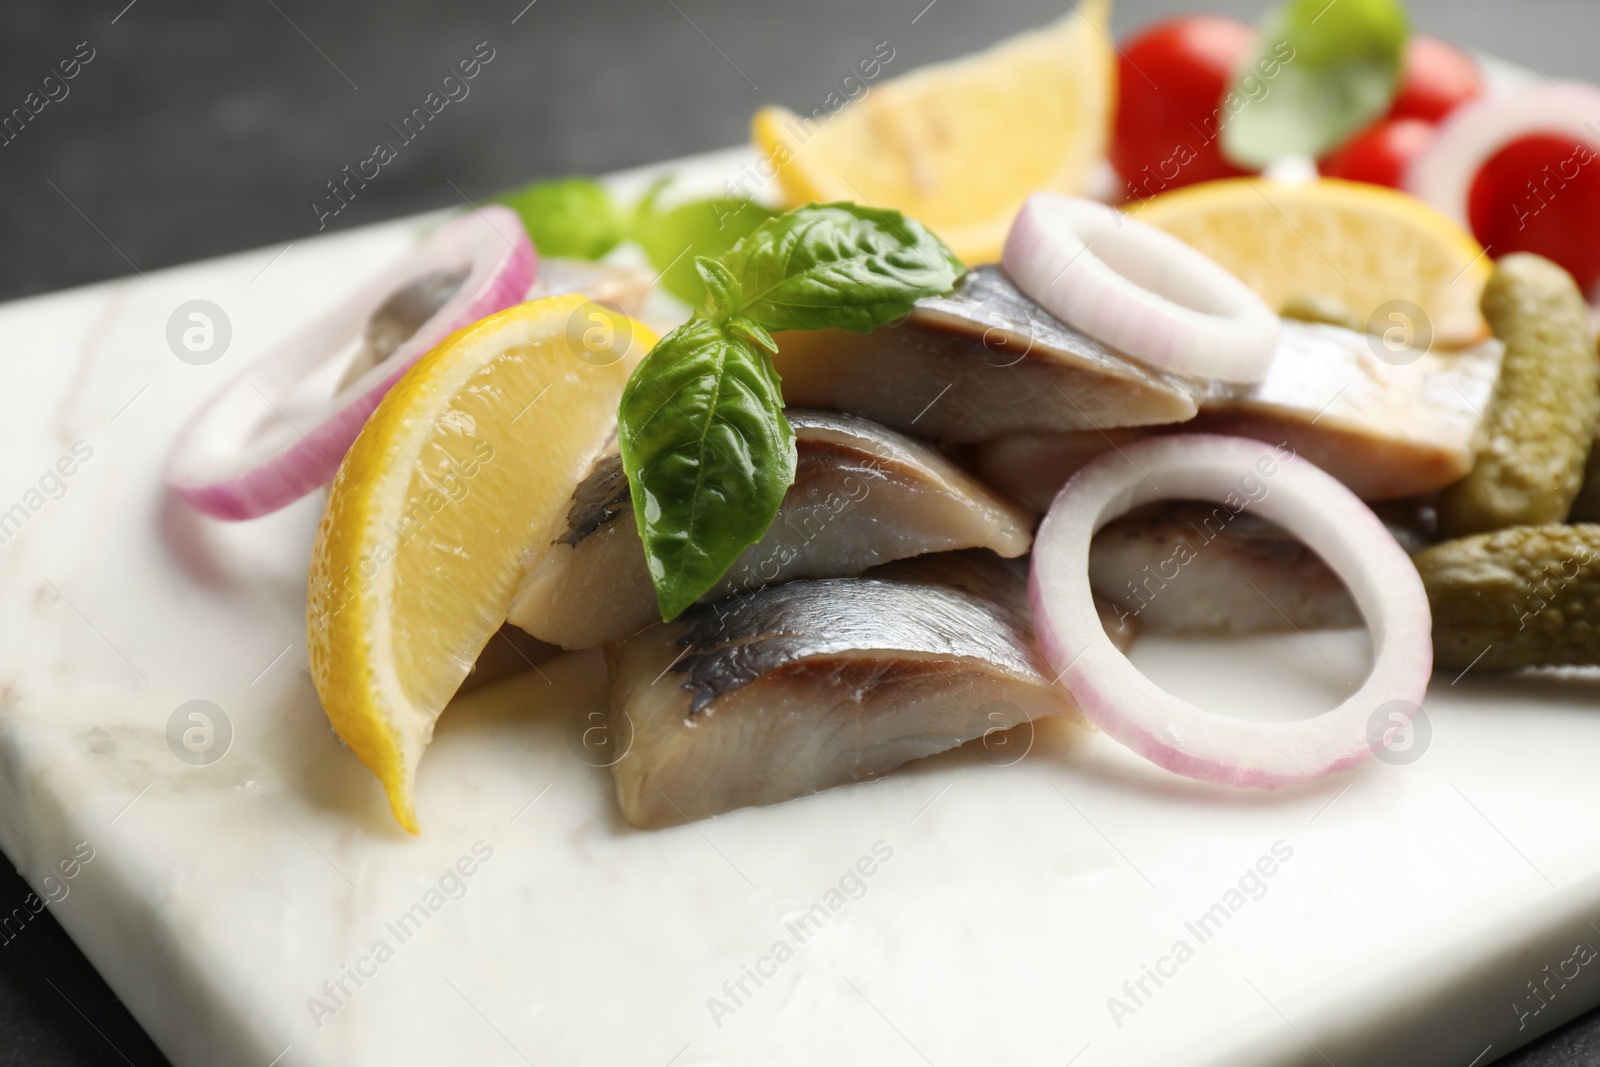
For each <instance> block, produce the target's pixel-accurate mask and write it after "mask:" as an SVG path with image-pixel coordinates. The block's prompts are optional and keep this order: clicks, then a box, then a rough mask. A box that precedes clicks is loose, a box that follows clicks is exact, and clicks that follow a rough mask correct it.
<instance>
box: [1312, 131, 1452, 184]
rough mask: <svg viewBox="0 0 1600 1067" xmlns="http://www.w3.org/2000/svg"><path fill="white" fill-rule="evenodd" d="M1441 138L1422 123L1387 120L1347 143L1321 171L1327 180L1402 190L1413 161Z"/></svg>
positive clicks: (1331, 157) (1362, 132) (1437, 132)
mask: <svg viewBox="0 0 1600 1067" xmlns="http://www.w3.org/2000/svg"><path fill="white" fill-rule="evenodd" d="M1437 136H1439V131H1438V130H1437V129H1436V128H1435V127H1434V126H1433V124H1432V123H1428V122H1423V121H1422V120H1421V119H1383V120H1382V121H1380V122H1378V123H1376V124H1375V125H1372V126H1369V127H1367V128H1366V129H1365V130H1362V131H1361V132H1360V133H1358V134H1356V135H1355V136H1354V137H1352V138H1351V139H1350V140H1349V141H1347V142H1345V145H1344V147H1343V148H1340V149H1339V150H1338V151H1336V152H1334V153H1333V155H1331V156H1329V157H1328V158H1327V159H1325V160H1323V161H1322V166H1321V168H1320V169H1321V171H1322V174H1323V176H1324V177H1328V178H1343V179H1345V180H1346V181H1352V182H1367V183H1368V184H1371V185H1387V186H1388V187H1389V188H1391V189H1398V188H1400V185H1401V181H1402V179H1404V177H1405V173H1406V169H1407V168H1408V167H1410V166H1411V161H1412V160H1413V159H1415V158H1416V157H1417V156H1418V155H1420V154H1421V153H1422V151H1423V150H1424V149H1425V148H1427V147H1428V146H1429V145H1430V144H1432V143H1433V139H1434V138H1435V137H1437Z"/></svg>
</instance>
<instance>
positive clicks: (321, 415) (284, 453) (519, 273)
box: [166, 206, 536, 519]
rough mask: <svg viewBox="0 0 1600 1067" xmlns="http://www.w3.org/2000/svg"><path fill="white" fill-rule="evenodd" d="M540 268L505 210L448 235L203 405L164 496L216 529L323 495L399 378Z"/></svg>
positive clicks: (475, 218) (440, 233)
mask: <svg viewBox="0 0 1600 1067" xmlns="http://www.w3.org/2000/svg"><path fill="white" fill-rule="evenodd" d="M535 264H536V259H535V255H534V250H533V245H532V243H531V242H529V240H528V235H527V231H526V230H524V229H523V227H522V221H521V220H520V219H519V218H518V217H517V214H516V213H515V212H514V211H512V210H511V209H509V208H505V207H500V206H491V207H485V208H481V209H479V210H477V211H474V212H472V213H471V214H467V215H462V216H460V217H459V218H456V219H452V220H451V221H450V222H447V223H445V224H444V225H443V226H441V227H440V228H439V229H438V230H437V231H435V232H434V233H433V234H432V235H431V236H429V237H428V238H427V239H426V240H424V241H423V242H422V243H421V244H419V245H418V246H417V247H416V248H414V249H412V250H411V251H410V252H407V253H406V254H405V255H404V256H402V257H401V258H400V259H399V260H397V261H396V262H395V263H394V264H393V265H392V266H390V267H388V268H386V269H385V270H384V271H382V272H381V273H379V274H378V275H376V276H375V277H373V278H370V279H369V280H368V281H367V282H366V283H364V284H363V285H362V286H361V287H360V288H359V289H357V290H356V291H355V292H353V293H351V294H350V295H349V296H348V297H346V298H345V299H344V300H342V301H340V302H339V304H338V305H337V306H336V307H334V308H333V309H332V310H331V311H328V312H327V313H326V314H324V315H323V316H322V317H321V318H319V319H317V320H316V321H314V322H312V323H311V324H310V325H309V326H306V327H305V328H304V329H302V330H299V331H297V332H296V333H294V334H293V335H291V336H290V337H289V338H287V339H286V340H284V341H282V342H280V343H279V344H277V345H276V346H274V347H273V348H271V349H270V350H268V351H267V353H266V354H265V355H263V356H262V357H261V358H260V359H258V360H257V361H256V362H255V363H254V364H253V365H251V366H250V367H247V368H246V369H245V370H244V372H243V373H241V374H240V375H239V376H238V377H236V378H234V379H233V380H232V381H230V382H229V383H228V384H226V385H224V386H223V387H222V388H221V389H220V390H218V391H217V392H216V393H215V394H214V395H213V396H212V397H211V398H210V399H209V400H208V401H207V402H206V403H205V404H204V405H202V406H201V408H200V410H199V411H198V412H196V413H195V415H194V416H193V418H191V419H190V420H189V423H188V425H187V426H185V427H184V429H183V430H182V431H181V432H180V433H179V434H178V438H177V440H176V441H175V442H174V443H173V446H172V451H171V453H170V454H169V455H168V457H167V470H166V480H167V484H168V485H169V486H171V487H172V488H173V489H174V490H176V491H177V492H178V493H179V494H181V495H182V496H183V498H184V499H185V500H187V501H188V502H189V503H190V504H191V505H193V506H194V507H195V508H196V509H197V510H199V511H202V512H204V513H205V514H207V515H212V516H215V517H216V518H219V519H251V518H255V517H256V516H258V515H265V514H267V513H268V512H272V511H276V510H277V509H279V508H281V507H284V506H285V505H287V504H290V503H292V502H294V501H295V500H298V499H299V498H301V497H302V496H305V495H306V494H307V493H309V492H311V491H312V490H313V489H316V488H317V487H318V486H320V485H324V484H326V483H327V482H328V481H329V480H330V479H331V478H332V477H333V475H334V472H335V471H336V470H338V468H339V462H340V461H341V460H342V459H343V458H344V454H345V451H346V450H347V449H349V447H350V445H351V443H352V442H353V441H354V440H355V439H356V435H357V434H359V433H360V432H361V427H362V426H363V425H365V424H366V421H367V417H368V416H369V415H371V414H372V411H373V409H374V408H376V407H377V406H378V401H380V400H382V399H383V396H384V394H385V393H387V392H388V391H389V388H390V387H391V386H393V385H394V383H395V382H396V381H398V380H399V378H400V376H401V375H402V374H404V373H405V372H406V371H407V370H408V369H410V367H411V365H412V364H414V363H415V362H416V361H417V360H418V359H420V358H421V357H422V355H423V354H424V353H426V352H427V351H428V350H429V349H431V348H433V347H434V346H435V345H436V344H438V343H439V342H440V341H441V340H443V339H444V338H445V337H447V336H448V335H450V334H451V333H453V332H455V331H456V330H459V329H460V328H461V327H463V326H466V325H469V324H470V323H473V322H476V321H478V320H479V319H481V318H483V317H484V316H486V315H492V314H493V313H494V312H496V311H500V310H502V309H503V308H507V307H510V306H511V305H512V304H516V303H518V302H520V301H521V300H522V299H523V296H524V294H525V293H527V291H528V287H529V285H530V283H531V282H532V280H533V278H534V275H535V273H536V270H535Z"/></svg>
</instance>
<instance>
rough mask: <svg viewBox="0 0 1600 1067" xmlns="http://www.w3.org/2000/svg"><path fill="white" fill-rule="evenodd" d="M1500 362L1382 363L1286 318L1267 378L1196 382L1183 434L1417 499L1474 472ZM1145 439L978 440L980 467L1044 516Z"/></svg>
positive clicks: (1361, 339) (1427, 354) (1369, 347)
mask: <svg viewBox="0 0 1600 1067" xmlns="http://www.w3.org/2000/svg"><path fill="white" fill-rule="evenodd" d="M1377 348H1379V349H1382V345H1381V342H1380V343H1378V344H1377ZM1504 354H1505V348H1504V346H1503V345H1502V344H1501V343H1500V342H1499V341H1487V342H1485V343H1483V344H1481V345H1479V346H1477V347H1476V348H1472V349H1468V350H1466V351H1462V352H1444V351H1424V352H1410V351H1397V352H1393V353H1388V355H1389V359H1387V360H1386V359H1381V358H1379V356H1378V354H1377V352H1376V351H1374V339H1372V338H1369V337H1368V336H1367V335H1366V334H1361V333H1356V332H1355V331H1353V330H1347V329H1344V328H1342V327H1338V326H1327V325H1323V324H1320V323H1307V322H1296V321H1293V320H1288V319H1286V320H1284V323H1283V333H1282V337H1281V340H1280V342H1279V349H1278V354H1277V356H1276V357H1275V358H1274V359H1273V362H1272V366H1271V368H1270V369H1269V371H1268V374H1267V378H1266V380H1265V381H1263V382H1261V383H1259V384H1257V385H1250V386H1237V385H1225V384H1222V383H1206V384H1203V385H1199V386H1197V387H1196V388H1197V396H1198V397H1199V400H1200V414H1199V415H1198V416H1197V417H1196V418H1195V419H1194V420H1193V421H1191V422H1189V423H1187V424H1186V425H1184V426H1183V427H1182V429H1183V431H1184V432H1185V433H1188V432H1211V433H1228V434H1236V435H1238V436H1241V437H1253V438H1255V439H1257V440H1261V441H1266V442H1268V443H1270V444H1286V445H1288V446H1289V447H1291V448H1293V449H1294V450H1295V452H1296V453H1297V454H1299V455H1300V456H1301V457H1303V458H1305V459H1308V460H1310V461H1311V462H1313V463H1315V464H1316V465H1317V466H1319V467H1321V468H1322V469H1324V470H1326V471H1327V472H1328V473H1330V474H1332V475H1333V476H1334V477H1336V478H1338V479H1339V480H1340V481H1342V482H1344V483H1345V484H1346V485H1347V486H1349V487H1350V489H1351V490H1352V491H1353V492H1355V494H1356V495H1357V496H1360V497H1361V498H1363V499H1365V500H1397V499H1400V498H1403V497H1409V496H1417V495H1420V494H1422V493H1428V492H1433V491H1435V490H1438V489H1442V488H1444V487H1445V486H1447V485H1449V484H1451V483H1452V482H1455V481H1458V480H1460V479H1461V478H1462V477H1464V476H1465V475H1466V473H1467V471H1469V470H1471V469H1472V461H1473V458H1474V457H1475V456H1476V454H1477V449H1478V447H1479V444H1480V442H1481V434H1482V432H1483V430H1484V425H1483V419H1484V415H1483V413H1484V411H1485V410H1486V409H1487V408H1488V405H1489V400H1490V398H1491V397H1492V396H1493V395H1494V388H1495V384H1496V383H1497V382H1498V381H1499V378H1500V360H1501V358H1502V356H1503V355H1504ZM1152 432H1162V430H1160V429H1154V430H1133V429H1120V430H1118V429H1110V428H1105V429H1104V432H1101V431H1100V430H1087V431H1076V432H1069V433H1055V434H1034V433H1029V434H1014V435H1012V436H1009V437H1005V438H999V439H996V440H994V441H988V442H985V443H984V444H982V445H981V446H980V447H979V448H978V456H977V469H978V472H979V474H980V475H981V476H982V477H983V478H984V480H986V481H987V482H989V483H990V484H991V485H994V486H995V487H996V488H999V489H1001V490H1003V491H1004V492H1006V493H1008V494H1010V495H1011V496H1012V497H1014V498H1015V499H1017V500H1019V501H1021V502H1022V503H1024V504H1026V505H1027V506H1028V507H1029V508H1031V509H1033V510H1035V511H1038V512H1043V511H1044V510H1045V509H1046V508H1048V507H1049V506H1050V501H1051V500H1052V499H1054V497H1055V494H1056V492H1057V490H1059V489H1060V488H1061V486H1062V485H1063V484H1065V483H1066V480H1067V479H1068V478H1069V477H1071V476H1072V474H1073V473H1075V472H1076V471H1077V470H1078V469H1079V468H1080V467H1082V466H1083V465H1084V464H1085V463H1087V462H1088V461H1089V460H1091V459H1093V458H1095V457H1096V456H1098V455H1100V454H1102V453H1104V452H1108V451H1110V450H1112V449H1114V448H1117V447H1121V446H1123V445H1125V444H1127V443H1128V442H1130V441H1133V440H1137V439H1138V438H1139V437H1141V436H1145V435H1147V434H1149V433H1152Z"/></svg>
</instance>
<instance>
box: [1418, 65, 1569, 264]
mask: <svg viewBox="0 0 1600 1067" xmlns="http://www.w3.org/2000/svg"><path fill="white" fill-rule="evenodd" d="M1539 134H1553V135H1555V136H1559V137H1570V138H1571V139H1572V141H1573V142H1574V143H1575V144H1586V145H1589V146H1590V147H1592V148H1594V150H1595V151H1596V153H1600V89H1596V88H1595V87H1594V86H1592V85H1584V84H1582V83H1579V82H1557V83H1556V84H1554V85H1547V84H1544V83H1536V84H1531V85H1527V86H1523V87H1521V88H1517V89H1513V90H1511V91H1509V92H1506V93H1503V94H1500V95H1495V96H1486V97H1482V98H1480V99H1478V100H1475V101H1473V102H1472V103H1470V104H1466V105H1464V106H1462V107H1460V108H1458V109H1457V110H1456V111H1455V112H1453V113H1452V114H1451V115H1450V117H1449V118H1448V119H1446V120H1445V121H1444V123H1443V124H1442V125H1441V126H1440V127H1439V136H1438V138H1437V139H1435V140H1434V142H1433V144H1432V146H1431V147H1430V148H1429V149H1428V150H1427V151H1426V152H1423V153H1422V154H1421V155H1419V156H1418V157H1417V158H1416V159H1414V160H1413V161H1412V163H1411V169H1410V170H1409V171H1408V172H1407V173H1406V180H1405V186H1406V191H1407V192H1409V193H1411V195H1413V196H1416V197H1418V198H1420V199H1422V200H1426V201H1427V202H1428V203H1430V204H1432V205H1433V206H1434V207H1435V208H1437V209H1438V210H1439V211H1441V212H1442V213H1444V214H1445V215H1447V216H1449V217H1450V218H1451V219H1453V220H1455V221H1456V222H1457V223H1459V224H1460V225H1461V227H1462V229H1464V230H1466V231H1468V232H1469V233H1470V232H1471V231H1472V222H1471V219H1470V218H1469V216H1468V205H1469V203H1470V201H1471V198H1472V185H1473V183H1474V182H1475V181H1477V179H1478V173H1479V172H1480V171H1482V170H1483V168H1484V165H1485V164H1486V163H1488V162H1489V160H1491V159H1493V158H1494V157H1495V156H1496V155H1498V154H1499V152H1500V150H1501V149H1502V148H1504V147H1506V145H1508V144H1510V143H1512V142H1513V141H1517V140H1521V139H1522V138H1524V137H1528V136H1533V135H1539Z"/></svg>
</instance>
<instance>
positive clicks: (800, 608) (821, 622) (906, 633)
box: [606, 552, 1133, 827]
mask: <svg viewBox="0 0 1600 1067" xmlns="http://www.w3.org/2000/svg"><path fill="white" fill-rule="evenodd" d="M1132 632H1133V631H1132V629H1131V627H1129V628H1125V629H1124V631H1123V633H1124V634H1125V635H1126V636H1127V637H1128V638H1130V639H1131V634H1132ZM606 660H607V664H608V666H609V668H610V675H611V706H612V720H611V731H612V736H614V737H623V738H627V739H629V741H630V742H631V746H630V747H629V748H628V749H627V754H626V755H625V756H624V757H622V758H621V759H620V760H618V761H617V762H616V763H615V764H614V765H613V766H612V773H613V775H614V778H615V781H616V787H617V799H618V801H619V802H620V804H621V807H622V812H623V815H624V816H625V817H626V819H627V820H628V822H629V823H631V824H632V825H634V826H638V827H655V826H664V825H669V824H672V823H676V822H682V821H685V820H693V819H700V818H705V817H706V816H710V815H715V814H718V813H720V812H725V811H731V810H733V809H735V808H741V807H747V806H751V805H759V804H773V803H777V802H779V801H782V800H788V799H791V798H793V797H799V796H805V795H807V794H810V793H814V792H817V791H819V790H822V789H827V788H830V787H832V786H835V785H840V784H843V783H845V782H853V781H859V780H862V779H866V778H872V777H875V776H878V775H881V774H884V773H886V772H888V771H890V770H892V769H893V768H895V767H898V766H900V765H901V764H903V763H906V762H909V761H911V760H914V759H919V758H922V757H924V756H931V755H933V754H935V753H938V752H943V751H945V750H947V749H951V748H954V747H956V746H958V745H961V744H963V743H965V742H967V741H971V740H973V739H975V738H979V737H986V736H988V735H989V734H990V733H991V732H993V731H997V730H1005V729H1007V728H1010V727H1015V726H1017V725H1019V724H1021V723H1025V722H1032V721H1034V720H1037V719H1041V718H1047V717H1054V716H1076V715H1077V709H1076V707H1075V705H1074V704H1073V703H1072V699H1071V697H1070V696H1069V695H1068V694H1067V692H1066V690H1065V689H1064V688H1062V687H1060V686H1057V685H1054V684H1052V682H1051V680H1050V677H1049V676H1048V674H1047V673H1046V672H1045V668H1044V667H1043V666H1042V664H1041V661H1040V660H1039V658H1038V655H1037V653H1036V651H1035V649H1034V641H1033V627H1032V623H1031V620H1030V618H1029V615H1028V606H1027V595H1026V570H1025V566H1024V565H1023V564H1022V563H1020V562H1015V563H1013V562H1006V561H1001V560H999V559H998V558H996V557H994V556H993V555H991V554H987V553H982V552H964V553H954V554H944V555H937V556H924V557H921V558H918V559H914V560H905V561H902V562H899V563H893V564H890V565H888V566H886V567H881V568H878V569H876V570H874V571H871V572H869V573H868V574H865V575H862V576H860V577H856V578H832V579H821V580H816V581H800V582H790V583H788V584H786V585H775V586H769V587H767V588H765V589H763V590H761V591H760V592H757V593H755V594H753V595H752V596H750V597H748V598H745V599H743V600H741V601H739V602H737V603H733V604H729V603H727V602H721V603H713V604H706V605H697V606H696V607H694V608H691V609H690V610H689V611H688V612H686V613H685V614H684V616H683V617H682V618H680V619H678V620H677V621H675V622H672V623H664V624H661V625H658V626H653V627H651V628H650V629H648V630H644V631H642V632H640V633H638V634H635V635H634V636H632V637H630V638H627V639H626V640H624V641H621V642H618V643H616V644H613V645H610V646H608V647H607V649H606Z"/></svg>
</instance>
